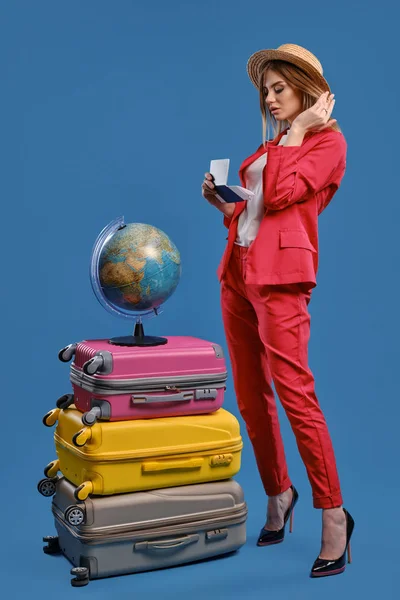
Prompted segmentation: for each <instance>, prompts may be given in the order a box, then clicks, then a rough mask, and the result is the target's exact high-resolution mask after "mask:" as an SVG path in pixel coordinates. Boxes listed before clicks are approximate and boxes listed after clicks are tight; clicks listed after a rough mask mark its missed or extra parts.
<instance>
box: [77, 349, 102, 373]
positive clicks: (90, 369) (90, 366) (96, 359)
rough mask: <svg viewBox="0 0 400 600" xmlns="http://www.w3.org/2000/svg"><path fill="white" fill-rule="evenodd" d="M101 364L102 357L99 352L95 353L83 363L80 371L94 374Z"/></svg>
mask: <svg viewBox="0 0 400 600" xmlns="http://www.w3.org/2000/svg"><path fill="white" fill-rule="evenodd" d="M103 365H104V358H103V357H102V356H101V354H96V356H93V357H92V358H90V359H89V360H87V361H86V362H85V363H84V364H83V367H82V371H83V372H84V373H85V374H86V375H95V374H96V373H97V371H99V369H101V367H102V366H103Z"/></svg>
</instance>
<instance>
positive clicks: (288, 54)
mask: <svg viewBox="0 0 400 600" xmlns="http://www.w3.org/2000/svg"><path fill="white" fill-rule="evenodd" d="M277 59H278V60H286V61H287V62H290V63H293V64H294V65H296V66H297V67H300V68H301V69H303V70H304V71H306V72H307V73H308V74H309V75H310V76H311V77H312V78H313V79H314V80H315V81H316V82H317V83H318V84H319V85H320V86H321V88H322V89H323V91H324V92H325V91H327V92H330V91H331V90H330V87H329V84H328V82H327V81H326V79H325V77H323V75H322V73H323V71H322V65H321V63H320V62H319V60H318V58H317V57H316V56H314V54H312V53H311V52H310V51H309V50H307V49H306V48H303V47H302V46H297V44H282V46H279V48H276V49H269V50H259V51H258V52H255V53H254V54H252V55H251V56H250V58H249V60H248V61H247V73H248V74H249V77H250V79H251V81H252V83H253V84H254V85H255V86H256V88H257V89H258V86H259V79H260V73H261V71H262V69H263V67H264V65H265V63H266V62H267V61H268V60H277Z"/></svg>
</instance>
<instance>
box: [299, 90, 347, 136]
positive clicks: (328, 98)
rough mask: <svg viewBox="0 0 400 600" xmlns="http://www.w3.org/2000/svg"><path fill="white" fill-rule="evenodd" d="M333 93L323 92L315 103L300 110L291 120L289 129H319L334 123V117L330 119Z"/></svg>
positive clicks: (333, 101)
mask: <svg viewBox="0 0 400 600" xmlns="http://www.w3.org/2000/svg"><path fill="white" fill-rule="evenodd" d="M334 95H335V94H329V92H324V93H323V94H321V96H320V97H319V98H318V100H317V101H316V103H315V104H314V105H313V106H311V107H310V108H307V109H306V110H304V111H303V112H301V113H300V114H299V115H298V116H297V117H296V118H295V119H294V121H293V123H292V125H291V129H292V128H295V129H301V130H302V131H310V130H311V129H313V130H315V129H316V130H318V131H319V130H321V129H325V127H330V126H331V125H333V123H336V119H331V118H330V116H331V114H332V110H333V107H334V105H335V100H334V99H333V96H334Z"/></svg>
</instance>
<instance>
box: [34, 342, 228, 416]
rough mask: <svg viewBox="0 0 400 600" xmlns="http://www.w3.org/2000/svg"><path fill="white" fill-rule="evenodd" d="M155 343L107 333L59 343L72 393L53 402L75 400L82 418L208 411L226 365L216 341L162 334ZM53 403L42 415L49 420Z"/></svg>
mask: <svg viewBox="0 0 400 600" xmlns="http://www.w3.org/2000/svg"><path fill="white" fill-rule="evenodd" d="M167 340H168V342H167V343H166V344H165V345H160V346H150V347H142V346H133V347H132V346H116V345H113V344H111V343H110V342H109V341H108V340H107V339H103V340H84V341H83V342H80V343H78V344H71V345H69V346H67V347H66V348H63V349H62V350H61V351H60V353H59V358H60V360H61V361H63V362H67V361H69V360H71V358H72V357H74V358H73V362H72V364H71V369H70V380H71V383H72V388H73V394H66V395H65V396H62V397H61V398H60V399H59V400H58V402H57V407H58V409H60V408H67V407H68V406H69V405H71V404H75V406H76V408H77V409H78V410H79V411H81V412H82V413H84V414H83V416H82V422H83V423H84V424H85V425H89V426H90V425H93V424H94V423H95V422H96V421H97V420H98V419H101V420H110V421H124V420H130V419H151V418H157V417H173V416H183V415H196V414H204V413H210V412H214V411H216V410H218V409H219V408H220V407H221V406H222V403H223V399H224V392H225V389H226V387H225V385H226V379H227V370H226V363H225V359H224V355H223V352H222V349H221V347H220V346H219V345H218V344H214V343H211V342H207V341H205V340H201V339H198V338H194V337H179V336H171V337H167ZM58 409H54V410H52V411H50V412H49V413H47V415H45V417H44V419H43V422H44V423H45V425H48V426H51V425H53V424H54V423H55V422H56V420H57V416H58V412H59V410H58Z"/></svg>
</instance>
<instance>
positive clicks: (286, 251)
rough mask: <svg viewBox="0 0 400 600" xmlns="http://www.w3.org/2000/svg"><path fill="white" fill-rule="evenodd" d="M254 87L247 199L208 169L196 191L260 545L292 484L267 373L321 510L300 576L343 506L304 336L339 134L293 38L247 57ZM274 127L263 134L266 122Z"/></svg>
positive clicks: (338, 555) (313, 68)
mask: <svg viewBox="0 0 400 600" xmlns="http://www.w3.org/2000/svg"><path fill="white" fill-rule="evenodd" d="M247 70H248V74H249V76H250V79H251V81H252V82H253V84H254V85H255V86H256V87H257V88H258V90H259V93H260V105H261V113H262V118H263V144H261V146H260V147H259V148H258V150H257V151H256V152H255V154H253V155H252V156H250V157H249V158H247V159H246V160H245V161H244V162H243V164H242V166H241V168H240V170H239V175H240V179H241V184H242V185H243V186H244V187H247V188H249V189H251V190H252V191H253V192H254V194H255V195H254V198H253V199H252V200H251V201H249V202H246V201H242V202H239V203H236V204H228V203H221V202H220V201H219V199H218V198H217V197H216V190H215V187H214V184H213V182H212V180H213V177H212V175H210V173H206V174H205V179H204V181H203V185H202V194H203V196H204V197H205V198H206V199H207V200H208V201H209V202H210V203H211V204H212V205H213V206H215V207H216V208H218V209H219V210H220V211H221V212H222V213H224V224H225V225H226V226H227V227H228V229H229V233H228V238H227V239H228V244H227V247H226V249H225V253H224V256H223V258H222V261H221V263H220V265H219V268H218V276H219V279H220V282H221V306H222V316H223V322H224V328H225V334H226V339H227V345H228V349H229V354H230V360H231V365H232V374H233V380H234V386H235V392H236V396H237V401H238V406H239V409H240V412H241V415H242V417H243V419H244V421H245V423H246V428H247V431H248V434H249V438H250V440H251V442H252V445H253V449H254V453H255V457H256V461H257V465H258V469H259V472H260V476H261V479H262V482H263V485H264V489H265V492H266V494H267V496H268V507H267V519H266V523H265V525H264V527H263V528H262V530H261V533H260V536H259V539H258V542H257V543H258V545H260V546H265V545H270V544H276V543H278V542H282V541H283V539H284V532H285V525H286V522H287V520H288V519H289V517H290V531H291V530H292V518H293V509H294V506H295V504H296V502H297V499H298V496H299V495H298V492H297V490H296V488H295V487H294V486H293V485H292V482H291V480H290V478H289V475H288V472H287V466H286V461H285V453H284V448H283V443H282V438H281V433H280V428H279V422H278V415H277V409H276V404H275V399H274V393H273V390H272V387H271V383H272V381H273V382H274V385H275V390H276V392H277V394H278V396H279V399H280V401H281V403H282V405H283V407H284V409H285V412H286V414H287V417H288V419H289V422H290V424H291V427H292V429H293V432H294V435H295V437H296V442H297V446H298V449H299V452H300V455H301V458H302V460H303V462H304V465H305V467H306V470H307V475H308V478H309V481H310V484H311V488H312V494H313V505H314V507H315V508H321V509H322V539H321V551H320V553H319V556H318V557H317V559H316V560H315V562H314V564H313V566H312V569H311V573H310V575H311V576H312V577H317V576H319V577H321V576H326V575H334V574H337V573H341V572H343V571H344V569H345V564H346V560H345V555H346V550H347V551H348V561H349V562H350V561H351V557H350V537H351V534H352V531H353V527H354V520H353V519H352V517H351V515H350V514H349V513H348V512H347V511H346V509H345V508H343V507H342V502H343V500H342V495H341V490H340V483H339V477H338V473H337V469H336V463H335V456H334V451H333V448H332V442H331V439H330V436H329V432H328V429H327V425H326V422H325V419H324V416H323V414H322V411H321V408H320V406H319V403H318V400H317V397H316V395H315V390H314V378H313V375H312V372H311V371H310V368H309V366H308V356H307V346H308V340H309V335H310V316H309V313H308V310H307V306H308V303H309V301H310V297H311V290H312V288H313V287H315V286H316V274H317V267H318V222H317V221H318V215H319V214H320V213H321V212H322V211H323V210H324V208H325V207H326V206H327V205H328V203H329V202H330V200H331V199H332V197H333V195H334V194H335V192H336V191H337V189H338V188H339V185H340V182H341V180H342V178H343V175H344V172H345V167H346V151H347V144H346V141H345V139H344V136H343V134H342V133H341V131H340V128H339V126H338V125H337V123H336V120H335V119H331V118H330V117H331V113H332V110H333V107H334V104H335V100H334V99H333V96H334V94H331V93H330V88H329V85H328V83H327V81H326V80H325V78H324V77H323V75H322V72H323V71H322V66H321V64H320V62H319V61H318V59H317V58H316V57H315V56H314V55H313V54H312V53H311V52H309V51H308V50H306V49H305V48H302V47H301V46H297V45H295V44H284V45H282V46H280V47H279V48H278V49H276V50H275V49H272V50H261V51H259V52H256V53H255V54H253V55H252V56H251V57H250V59H249V61H248V64H247ZM267 121H268V122H271V123H272V125H273V128H274V133H275V137H274V139H273V140H272V141H269V142H265V139H266V124H267Z"/></svg>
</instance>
